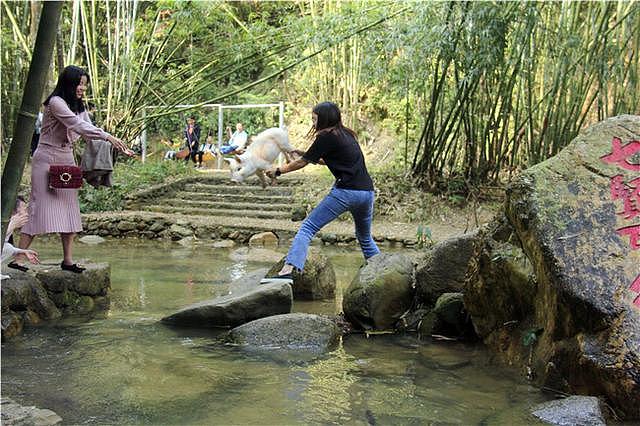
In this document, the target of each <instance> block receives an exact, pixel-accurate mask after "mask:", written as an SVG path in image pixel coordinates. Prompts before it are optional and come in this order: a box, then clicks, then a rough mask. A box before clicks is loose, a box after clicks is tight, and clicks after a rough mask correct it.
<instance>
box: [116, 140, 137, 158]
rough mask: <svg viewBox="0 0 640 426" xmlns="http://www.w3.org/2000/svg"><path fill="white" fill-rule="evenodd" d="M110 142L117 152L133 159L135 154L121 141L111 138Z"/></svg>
mask: <svg viewBox="0 0 640 426" xmlns="http://www.w3.org/2000/svg"><path fill="white" fill-rule="evenodd" d="M110 142H111V144H112V145H113V146H114V147H115V148H116V149H117V150H118V151H120V152H122V153H123V154H124V155H126V156H127V157H133V156H134V155H135V152H133V151H132V150H131V149H130V148H129V147H128V146H127V145H126V144H125V143H124V142H123V141H122V140H121V139H118V138H116V137H113V136H112V139H111V140H110Z"/></svg>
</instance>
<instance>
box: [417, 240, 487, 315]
mask: <svg viewBox="0 0 640 426" xmlns="http://www.w3.org/2000/svg"><path fill="white" fill-rule="evenodd" d="M477 239H478V233H477V232H471V233H468V234H464V235H460V236H457V237H453V238H449V239H447V240H445V241H442V242H440V243H438V244H436V245H435V246H434V247H433V249H432V250H430V251H429V252H427V253H426V254H425V255H424V256H423V257H422V258H421V259H419V260H418V265H417V266H416V297H417V299H418V301H419V302H421V303H424V304H425V305H426V306H434V305H435V303H436V300H438V298H439V297H440V295H442V294H443V293H457V292H460V291H462V289H463V287H464V278H465V274H466V272H467V268H468V266H469V259H470V258H471V256H472V255H473V252H474V251H473V247H474V242H475V241H476V240H477Z"/></svg>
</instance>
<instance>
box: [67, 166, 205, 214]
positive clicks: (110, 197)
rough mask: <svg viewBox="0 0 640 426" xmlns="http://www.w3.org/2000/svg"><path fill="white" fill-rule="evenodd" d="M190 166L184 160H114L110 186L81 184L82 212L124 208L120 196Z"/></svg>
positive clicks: (184, 172)
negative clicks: (143, 161) (95, 186)
mask: <svg viewBox="0 0 640 426" xmlns="http://www.w3.org/2000/svg"><path fill="white" fill-rule="evenodd" d="M194 173H195V171H194V169H193V165H192V164H191V163H189V164H186V163H185V162H184V161H156V162H152V161H148V162H146V163H142V162H140V161H125V162H118V163H116V165H115V167H114V171H113V186H112V187H111V188H105V187H100V188H99V189H95V188H93V187H92V186H91V185H88V184H85V185H83V186H82V189H80V193H79V201H80V211H81V212H82V213H92V212H102V211H118V210H122V209H123V207H124V198H125V197H126V196H127V195H129V194H131V193H132V192H135V191H138V190H141V189H144V188H146V187H148V186H151V185H155V184H158V183H162V182H164V181H165V180H167V179H169V178H174V177H179V176H187V175H191V174H194Z"/></svg>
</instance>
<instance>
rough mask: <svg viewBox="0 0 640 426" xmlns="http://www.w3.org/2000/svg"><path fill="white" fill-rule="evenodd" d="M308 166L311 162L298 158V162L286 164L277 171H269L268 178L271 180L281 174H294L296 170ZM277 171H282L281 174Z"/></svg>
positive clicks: (276, 169)
mask: <svg viewBox="0 0 640 426" xmlns="http://www.w3.org/2000/svg"><path fill="white" fill-rule="evenodd" d="M307 164H309V162H308V161H307V160H305V159H304V158H298V159H297V160H293V161H292V162H290V163H286V164H284V165H282V167H277V168H275V169H271V170H269V171H267V172H266V173H267V176H269V177H270V178H271V179H273V178H274V177H276V175H280V174H285V173H289V172H293V171H296V170H299V169H301V168H303V167H304V166H306V165H307ZM277 171H280V173H279V174H278V173H277Z"/></svg>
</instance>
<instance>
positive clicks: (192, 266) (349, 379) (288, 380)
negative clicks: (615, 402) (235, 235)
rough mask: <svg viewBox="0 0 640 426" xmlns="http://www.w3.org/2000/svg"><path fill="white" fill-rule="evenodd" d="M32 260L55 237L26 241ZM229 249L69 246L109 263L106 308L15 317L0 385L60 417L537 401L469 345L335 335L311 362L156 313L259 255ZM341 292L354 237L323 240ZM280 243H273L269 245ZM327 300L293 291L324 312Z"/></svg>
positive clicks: (54, 255)
mask: <svg viewBox="0 0 640 426" xmlns="http://www.w3.org/2000/svg"><path fill="white" fill-rule="evenodd" d="M34 248H36V249H37V250H39V251H40V253H41V258H44V259H58V258H59V256H60V248H59V244H58V243H56V242H54V241H46V242H43V241H37V242H36V244H35V246H34ZM235 250H237V248H232V249H216V248H212V247H205V246H198V247H182V246H180V245H178V244H176V243H157V242H141V241H122V240H110V241H108V242H107V243H104V244H100V245H97V246H87V245H83V244H78V245H77V246H76V253H77V256H76V257H77V258H85V259H87V260H89V259H90V260H93V261H107V262H109V263H111V274H112V294H111V308H110V310H109V311H108V312H105V313H103V314H100V315H97V316H94V317H92V318H71V319H65V320H64V321H61V322H59V323H56V324H49V325H46V326H41V327H31V328H27V329H26V330H25V332H24V333H23V335H22V336H19V337H17V338H15V339H13V340H11V341H10V342H8V343H3V344H2V395H3V396H7V397H11V398H13V399H15V400H16V401H18V402H19V403H21V404H23V405H36V406H38V407H41V408H49V409H52V410H53V411H55V412H56V413H58V414H59V415H60V416H61V417H62V418H63V419H64V423H65V424H163V425H165V424H261V425H262V424H268V425H271V424H274V425H275V424H355V425H366V424H380V425H382V424H385V425H386V424H402V425H405V424H420V425H423V424H524V423H528V422H529V419H526V418H525V417H524V414H523V413H524V412H525V409H526V407H527V406H530V405H533V404H535V403H538V402H541V401H543V400H544V398H545V397H544V396H543V395H542V394H541V393H540V392H539V391H537V390H536V389H535V388H533V387H531V386H528V385H527V384H526V383H525V382H524V380H523V379H521V378H520V376H519V375H518V374H517V372H514V371H510V370H507V369H503V368H499V367H496V366H495V365H492V364H491V363H489V362H488V356H487V355H488V354H487V352H486V351H485V350H484V349H483V348H482V347H480V346H469V345H464V344H459V343H450V342H445V343H443V342H432V341H430V340H422V341H421V340H419V339H418V338H417V337H416V336H412V335H404V336H403V335H378V336H372V337H370V338H368V339H367V338H366V337H364V336H362V335H352V336H349V337H346V338H345V339H344V340H343V342H342V344H341V345H340V347H339V348H338V349H337V350H335V351H334V352H332V353H330V354H328V355H326V356H323V357H320V358H316V359H312V360H308V359H307V360H301V359H297V358H293V357H292V358H287V357H286V356H271V355H264V354H263V355H256V354H248V353H245V352H242V351H240V350H238V349H237V348H233V347H228V346H224V345H222V344H220V343H218V342H217V340H216V335H217V334H219V333H220V331H218V332H215V331H207V330H193V329H176V328H169V327H166V326H164V325H162V324H160V323H159V322H158V320H159V319H160V318H162V317H163V316H165V315H167V314H169V313H172V312H174V311H176V310H177V309H179V308H182V307H184V306H185V305H187V304H190V303H193V302H196V301H200V300H204V299H207V298H212V297H215V296H218V295H222V294H226V293H227V292H228V290H229V287H228V283H229V282H230V281H231V280H232V279H235V278H238V277H240V276H242V275H244V274H246V273H247V272H250V271H253V270H255V269H258V268H265V267H269V266H270V263H263V262H258V261H249V260H244V258H242V257H240V258H239V257H238V256H237V253H235V254H234V251H235ZM322 250H323V251H324V252H325V253H326V254H327V255H328V256H329V257H330V258H331V260H332V262H333V264H334V267H335V269H336V274H337V278H338V285H339V287H340V288H341V289H342V288H344V287H346V286H347V285H348V284H349V281H350V280H351V278H352V277H353V276H354V275H355V273H356V271H357V268H358V266H359V265H360V263H361V258H360V254H359V253H358V252H357V251H356V250H355V249H353V248H331V247H323V248H322ZM278 251H279V252H281V253H284V251H285V248H284V247H283V248H280V249H278ZM340 303H341V301H340V297H339V296H338V297H337V298H336V300H335V301H328V302H304V303H302V302H296V303H295V304H294V310H295V311H298V312H313V313H336V312H338V311H339V310H340V308H339V307H340Z"/></svg>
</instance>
